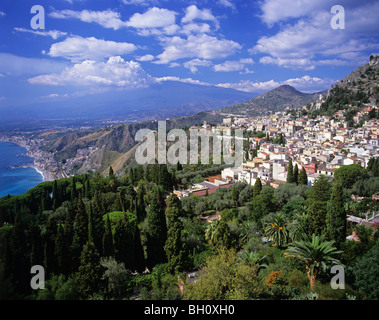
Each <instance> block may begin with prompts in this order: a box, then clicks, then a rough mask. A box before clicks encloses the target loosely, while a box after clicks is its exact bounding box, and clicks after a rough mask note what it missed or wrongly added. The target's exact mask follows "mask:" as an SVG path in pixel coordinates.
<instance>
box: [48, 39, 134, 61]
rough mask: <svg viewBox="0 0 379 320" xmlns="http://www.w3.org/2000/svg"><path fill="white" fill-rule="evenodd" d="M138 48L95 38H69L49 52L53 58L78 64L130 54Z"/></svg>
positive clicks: (124, 43) (130, 44) (51, 48)
mask: <svg viewBox="0 0 379 320" xmlns="http://www.w3.org/2000/svg"><path fill="white" fill-rule="evenodd" d="M136 49H137V47H136V46H135V45H134V44H132V43H127V42H114V41H106V40H102V39H96V38H94V37H90V38H82V37H79V36H72V37H69V38H67V39H65V40H63V41H61V42H57V43H54V44H53V45H52V46H51V47H50V50H49V52H48V55H49V56H51V57H63V58H65V59H69V60H71V61H74V62H77V61H82V60H88V59H95V60H97V59H103V58H108V57H110V56H115V55H123V54H128V53H131V52H133V51H135V50H136Z"/></svg>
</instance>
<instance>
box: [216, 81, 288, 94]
mask: <svg viewBox="0 0 379 320" xmlns="http://www.w3.org/2000/svg"><path fill="white" fill-rule="evenodd" d="M279 85H280V84H279V82H276V81H274V80H269V81H263V82H253V81H250V80H241V81H239V82H237V83H219V84H217V87H222V88H230V89H234V90H238V91H244V92H258V91H267V90H271V89H275V88H276V87H278V86H279Z"/></svg>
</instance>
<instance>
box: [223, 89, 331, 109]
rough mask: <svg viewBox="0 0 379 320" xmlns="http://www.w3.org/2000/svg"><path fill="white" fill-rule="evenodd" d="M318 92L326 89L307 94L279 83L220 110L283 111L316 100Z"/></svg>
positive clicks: (324, 92) (323, 92)
mask: <svg viewBox="0 0 379 320" xmlns="http://www.w3.org/2000/svg"><path fill="white" fill-rule="evenodd" d="M320 94H326V91H322V92H316V93H312V94H309V93H303V92H300V91H298V90H296V89H295V88H294V87H291V86H289V85H281V86H279V87H278V88H275V89H273V90H271V91H268V92H265V93H263V94H261V95H259V96H258V97H255V98H253V99H250V100H248V101H245V102H242V103H237V104H234V105H232V106H230V107H226V108H223V109H221V110H220V111H222V112H225V113H231V114H239V115H246V116H257V115H261V114H267V113H270V112H272V113H274V112H277V111H283V110H285V109H286V108H290V109H296V108H300V107H302V106H305V105H307V104H308V103H310V102H313V101H315V100H317V99H318V97H319V95H320Z"/></svg>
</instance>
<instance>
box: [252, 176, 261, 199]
mask: <svg viewBox="0 0 379 320" xmlns="http://www.w3.org/2000/svg"><path fill="white" fill-rule="evenodd" d="M261 191H262V182H261V179H259V178H257V180H256V181H255V183H254V187H253V198H254V197H256V196H257V195H259V194H260V193H261Z"/></svg>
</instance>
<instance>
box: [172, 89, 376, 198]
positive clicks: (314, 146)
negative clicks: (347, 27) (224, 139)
mask: <svg viewBox="0 0 379 320" xmlns="http://www.w3.org/2000/svg"><path fill="white" fill-rule="evenodd" d="M324 99H325V97H322V96H320V98H319V100H317V101H315V102H314V103H313V107H315V108H316V109H317V108H319V107H320V106H321V104H322V103H323V102H324ZM305 109H307V106H304V107H303V110H305ZM297 112H299V113H301V109H300V110H297ZM370 112H371V114H376V113H377V107H375V106H371V105H369V106H363V107H362V108H360V110H359V111H358V112H357V113H356V115H355V116H354V117H353V126H349V122H348V121H346V120H345V113H346V111H345V110H339V111H337V112H336V113H335V114H334V115H333V117H328V116H324V115H323V116H317V117H316V118H308V117H307V116H304V117H295V116H294V114H293V113H291V112H289V110H287V111H283V112H277V113H275V114H273V115H270V116H260V117H250V118H246V117H244V118H241V117H238V116H230V117H227V118H224V119H223V123H222V125H218V126H211V125H209V124H207V123H206V122H204V125H203V126H202V128H203V129H205V130H209V131H213V132H215V131H216V130H220V131H222V132H223V133H224V134H226V135H231V134H232V131H233V130H234V129H244V130H246V131H247V132H248V136H249V137H248V138H246V139H248V142H249V143H248V150H247V152H246V155H245V161H244V163H243V164H242V166H238V167H229V168H225V169H224V170H222V172H221V175H220V177H219V179H216V181H213V182H207V183H206V184H204V183H203V184H202V183H199V184H197V185H196V186H195V188H193V187H192V188H191V189H190V190H180V191H176V193H177V194H178V195H179V196H181V195H184V194H185V195H188V194H189V193H192V192H199V191H200V190H201V189H207V188H208V189H209V188H214V187H216V186H224V185H225V184H226V183H229V182H247V183H248V184H250V185H254V184H255V182H256V180H257V179H258V178H259V179H260V180H261V182H262V184H267V185H270V186H272V187H274V188H277V187H278V186H279V185H280V184H284V183H286V180H287V169H288V165H289V162H290V160H291V161H292V162H293V166H295V165H296V164H297V166H298V169H299V171H300V170H302V168H304V169H305V171H306V173H307V176H308V185H312V182H313V181H314V180H315V179H316V178H317V177H319V176H320V175H324V176H327V177H333V174H334V171H335V170H336V169H338V168H340V167H341V166H343V165H350V164H359V165H361V166H362V167H364V168H366V167H367V164H368V161H369V159H370V158H372V157H377V155H378V150H379V119H377V118H374V119H369V114H370ZM193 128H195V127H193ZM191 190H192V191H191Z"/></svg>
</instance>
